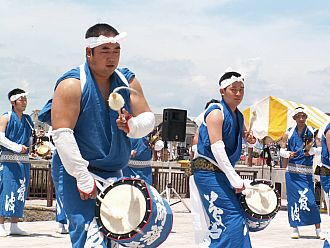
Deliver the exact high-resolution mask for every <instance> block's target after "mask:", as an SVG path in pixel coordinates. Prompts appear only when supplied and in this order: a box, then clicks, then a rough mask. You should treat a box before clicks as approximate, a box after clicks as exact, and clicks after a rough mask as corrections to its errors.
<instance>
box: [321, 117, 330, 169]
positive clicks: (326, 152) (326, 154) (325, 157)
mask: <svg viewBox="0 0 330 248" xmlns="http://www.w3.org/2000/svg"><path fill="white" fill-rule="evenodd" d="M329 129H330V123H329V124H328V125H327V126H326V128H325V130H324V133H323V134H322V153H321V162H322V164H325V165H328V166H329V167H330V160H329V150H328V146H327V141H326V138H325V134H326V133H327V132H328V131H329Z"/></svg>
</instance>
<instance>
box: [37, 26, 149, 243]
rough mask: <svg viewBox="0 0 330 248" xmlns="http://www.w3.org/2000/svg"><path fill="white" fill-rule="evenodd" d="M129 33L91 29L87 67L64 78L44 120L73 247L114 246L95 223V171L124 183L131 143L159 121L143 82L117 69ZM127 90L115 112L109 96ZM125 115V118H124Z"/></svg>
mask: <svg viewBox="0 0 330 248" xmlns="http://www.w3.org/2000/svg"><path fill="white" fill-rule="evenodd" d="M123 37H124V33H121V34H119V33H118V31H117V30H116V29H115V28H113V27H112V26H110V25H108V24H96V25H94V26H92V27H90V28H89V29H88V30H87V32H86V35H85V38H86V41H85V42H86V63H85V64H83V65H82V66H80V67H77V68H74V69H72V70H70V71H68V72H67V73H65V74H64V75H63V76H62V77H60V78H59V79H58V81H57V83H56V86H55V92H54V98H53V101H48V103H47V104H46V105H45V107H44V109H43V110H42V111H41V114H40V115H39V119H40V120H44V121H49V117H50V113H49V107H50V106H51V123H52V127H53V136H52V137H53V140H54V143H55V146H56V151H55V153H54V155H53V166H52V170H53V178H54V183H55V188H56V190H57V191H56V193H59V194H60V196H61V197H62V202H63V207H64V210H65V213H66V215H67V217H68V220H69V234H70V238H71V242H72V246H73V247H77V248H78V247H79V248H81V247H111V245H113V244H111V243H113V242H111V241H110V239H108V238H107V237H105V236H104V235H103V234H102V233H101V232H100V231H99V226H98V225H97V222H96V220H95V218H94V217H95V204H96V200H95V197H96V195H97V189H96V183H95V180H94V178H93V176H92V175H91V174H90V172H92V173H94V174H96V175H97V176H99V177H102V178H104V179H109V178H119V177H121V176H122V169H123V168H124V167H125V166H127V164H128V160H129V158H130V155H131V142H130V139H129V138H141V137H143V136H145V135H147V134H148V133H150V132H151V131H152V130H153V128H154V123H155V117H154V114H153V113H152V112H151V110H150V108H149V106H148V103H147V101H146V99H145V97H144V95H143V91H142V87H141V85H140V82H139V81H138V80H137V78H136V77H135V74H134V73H133V72H132V71H130V70H129V69H127V68H122V69H120V68H117V66H118V64H119V57H120V50H121V46H120V42H121V41H122V38H123ZM121 86H125V87H128V86H129V87H130V88H132V89H134V90H135V91H136V92H135V93H130V91H128V90H125V89H122V90H120V92H119V93H120V94H121V95H122V97H123V99H124V101H125V103H124V108H122V109H121V110H120V111H114V110H112V109H110V108H109V105H108V98H109V94H110V93H111V92H113V90H114V89H115V88H117V87H121ZM119 112H120V113H119Z"/></svg>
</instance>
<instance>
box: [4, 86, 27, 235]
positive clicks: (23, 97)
mask: <svg viewBox="0 0 330 248" xmlns="http://www.w3.org/2000/svg"><path fill="white" fill-rule="evenodd" d="M8 99H9V101H10V103H11V105H12V109H11V111H8V112H6V113H5V114H4V115H2V116H1V117H0V150H2V152H1V155H0V203H1V204H0V237H4V236H7V232H6V231H5V226H4V221H5V218H11V225H10V230H9V234H10V235H28V233H27V232H25V231H23V230H21V229H20V228H19V227H18V225H17V223H18V220H19V218H22V217H23V210H24V205H25V200H26V197H27V189H28V186H29V182H30V162H29V155H28V152H29V145H30V144H31V140H30V138H31V136H32V130H33V122H32V120H31V117H30V116H29V115H26V114H24V113H23V112H24V111H25V109H26V106H27V93H26V92H25V91H24V90H22V89H14V90H12V91H10V92H9V93H8Z"/></svg>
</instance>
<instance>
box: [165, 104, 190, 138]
mask: <svg viewBox="0 0 330 248" xmlns="http://www.w3.org/2000/svg"><path fill="white" fill-rule="evenodd" d="M186 123H187V110H183V109H164V110H163V126H162V139H163V140H164V141H177V142H184V141H185V140H186Z"/></svg>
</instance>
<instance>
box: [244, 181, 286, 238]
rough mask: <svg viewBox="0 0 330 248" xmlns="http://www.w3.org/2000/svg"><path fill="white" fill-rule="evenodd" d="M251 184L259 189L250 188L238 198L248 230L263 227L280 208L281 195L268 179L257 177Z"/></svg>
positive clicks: (256, 229)
mask: <svg viewBox="0 0 330 248" xmlns="http://www.w3.org/2000/svg"><path fill="white" fill-rule="evenodd" d="M251 186H253V187H257V188H259V189H260V190H250V191H249V193H248V194H247V195H242V196H241V198H240V200H241V204H242V207H243V209H244V213H245V217H246V223H247V225H248V226H249V230H250V232H258V231H261V230H263V229H265V228H266V227H267V226H268V225H269V223H270V221H271V220H272V219H273V218H274V217H275V215H276V214H277V212H278V210H279V209H280V202H281V197H280V194H279V193H278V191H277V190H276V189H274V187H273V185H272V184H271V182H270V181H267V180H262V179H258V180H255V181H253V182H251Z"/></svg>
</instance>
